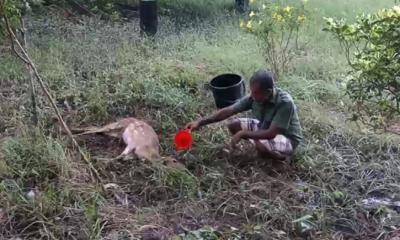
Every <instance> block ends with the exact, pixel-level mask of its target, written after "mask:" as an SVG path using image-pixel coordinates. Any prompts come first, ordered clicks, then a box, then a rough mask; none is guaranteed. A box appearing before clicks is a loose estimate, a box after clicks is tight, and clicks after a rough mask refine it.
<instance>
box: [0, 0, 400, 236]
mask: <svg viewBox="0 0 400 240" xmlns="http://www.w3.org/2000/svg"><path fill="white" fill-rule="evenodd" d="M232 3H233V1H225V0H223V1H215V2H208V1H204V2H201V1H191V0H185V1H183V0H180V1H177V2H172V1H169V2H167V1H163V2H161V5H162V6H168V8H169V9H173V11H170V12H169V13H168V14H167V16H165V15H163V16H162V17H161V19H160V22H161V24H160V31H159V33H158V36H157V38H156V39H155V40H154V41H152V40H150V39H142V38H141V37H140V36H139V34H138V29H139V26H138V22H136V21H134V22H130V23H124V24H109V23H104V22H100V21H93V20H92V21H86V22H85V23H84V24H83V25H74V24H71V23H66V22H65V21H63V20H60V19H57V18H51V20H52V21H49V24H48V25H46V27H42V24H43V20H41V19H36V20H35V21H33V22H32V32H31V38H30V39H31V41H32V43H31V46H33V47H32V48H31V49H30V50H29V52H30V54H31V55H32V57H33V59H34V61H35V63H36V65H37V66H38V68H39V71H40V73H41V74H42V76H43V78H44V80H45V81H46V82H47V84H48V86H49V87H50V89H51V91H52V93H53V96H55V97H56V99H57V103H58V105H59V106H60V107H61V108H62V109H63V110H65V106H64V103H63V102H64V101H65V100H67V101H68V104H69V105H70V106H71V107H72V108H74V109H75V110H77V112H76V113H75V114H68V113H67V112H66V111H63V115H64V116H65V118H66V120H67V122H68V123H69V124H70V125H72V126H80V125H100V124H103V123H106V122H109V121H112V120H114V119H116V118H119V117H123V116H135V117H139V118H143V119H146V120H148V121H149V122H150V123H151V124H152V126H153V127H154V128H155V130H156V131H157V132H158V133H159V134H160V136H161V137H160V139H161V146H162V154H163V155H171V154H172V153H173V145H172V137H173V134H174V133H175V132H176V131H177V130H178V129H180V128H182V127H183V126H184V124H185V123H187V122H188V121H191V120H193V119H195V118H197V117H199V115H205V114H208V113H210V112H212V111H213V110H215V106H214V102H213V98H212V94H211V92H210V90H208V89H207V88H206V87H205V84H206V83H208V82H209V80H210V79H211V78H213V77H214V76H216V75H218V74H220V73H225V72H235V73H239V74H242V75H243V76H244V77H245V79H246V83H247V80H248V79H249V77H250V76H251V74H252V73H253V72H254V71H255V70H257V69H259V68H262V67H266V66H267V64H266V63H265V62H264V58H263V56H262V52H260V50H259V48H258V47H257V42H256V39H254V37H253V36H251V35H249V34H246V33H245V32H244V31H242V30H241V29H240V28H239V16H238V15H235V13H233V12H230V13H229V14H227V15H226V14H225V13H224V11H226V10H229V9H232V5H231V4H232ZM391 4H393V2H392V1H389V0H387V1H386V0H385V1H379V2H376V1H372V0H369V1H367V0H354V1H344V0H343V1H317V0H310V1H309V6H310V8H311V10H312V16H311V18H310V22H309V23H308V25H307V26H306V28H305V29H304V30H303V31H302V32H301V36H300V40H301V41H302V42H308V44H307V45H306V46H305V47H304V48H303V49H302V51H301V52H300V53H299V54H298V55H296V57H295V59H294V62H293V63H292V66H291V71H290V72H289V73H288V74H287V75H286V76H285V77H284V78H282V80H281V81H279V82H278V83H277V84H278V85H279V87H282V88H284V89H285V90H287V91H289V92H290V93H291V94H292V95H293V97H294V98H295V101H296V103H297V105H298V107H299V114H300V117H301V122H302V126H303V128H304V134H305V137H306V139H305V142H304V146H302V147H301V149H300V151H299V152H298V154H297V155H296V157H295V164H294V165H293V166H292V167H291V168H287V167H286V168H284V170H279V168H276V166H272V165H271V163H269V162H262V161H255V160H254V159H255V156H254V155H253V154H252V150H250V151H249V152H244V153H240V152H235V153H226V152H225V151H224V150H223V148H226V146H227V144H228V143H229V140H230V139H229V135H228V133H227V130H226V128H225V127H224V123H220V124H215V125H212V126H210V127H206V128H204V129H203V130H202V131H201V132H196V133H194V137H195V146H194V148H193V149H192V150H191V151H189V152H186V153H180V154H179V156H180V158H183V159H185V160H186V163H187V166H188V170H189V172H186V171H172V170H171V169H167V168H164V167H162V166H161V167H160V166H155V165H151V164H147V163H143V162H140V161H139V160H137V159H135V160H131V161H122V160H121V161H114V162H110V163H105V162H102V161H100V160H96V158H95V157H96V156H97V157H103V156H104V155H107V156H108V155H109V154H110V153H109V152H108V151H109V150H110V149H111V148H112V147H113V146H115V145H113V143H110V142H108V141H106V140H104V139H103V138H100V137H98V136H94V137H92V138H88V139H79V142H80V144H81V145H82V146H84V148H85V149H86V151H87V152H88V153H90V155H91V156H92V157H93V158H92V160H93V162H94V165H95V167H96V168H97V169H99V171H100V173H101V176H102V178H103V180H104V183H105V184H114V185H109V186H113V187H110V188H108V190H107V191H105V192H100V191H98V189H99V186H96V185H94V184H92V182H91V178H90V174H89V172H88V169H87V167H85V165H83V163H81V160H80V159H79V157H78V154H77V153H76V150H75V149H72V148H71V147H70V144H69V141H67V140H66V139H65V136H63V135H61V134H59V132H58V131H56V130H57V129H56V127H55V126H54V125H53V124H52V123H51V116H53V115H54V113H53V112H52V110H51V109H50V108H49V105H48V104H47V103H46V101H45V98H44V97H43V96H42V95H41V92H40V91H39V93H40V95H41V96H40V97H39V100H40V102H39V103H40V104H39V107H40V116H41V122H40V126H39V127H38V129H35V130H33V131H28V130H25V129H27V128H28V129H29V128H30V126H29V121H28V119H29V114H30V113H29V106H30V105H29V104H30V103H29V95H28V92H27V86H28V84H27V83H26V82H25V75H24V74H23V73H24V72H23V71H22V68H21V66H20V65H19V64H18V62H17V61H15V59H13V58H12V57H11V56H10V55H4V57H3V55H2V57H1V58H0V63H1V64H0V84H1V87H2V89H1V91H0V92H1V95H0V99H1V100H2V101H1V102H0V107H1V110H2V115H1V116H0V124H3V125H2V126H0V131H1V132H0V146H1V149H2V150H1V151H0V202H1V203H0V236H2V237H3V236H4V237H5V238H9V237H11V236H15V235H17V234H19V236H21V237H27V238H29V237H30V238H33V237H43V238H44V237H48V238H56V239H57V238H62V237H65V236H67V237H65V238H68V239H73V238H76V239H99V238H100V237H104V238H106V237H109V238H112V236H116V235H119V236H121V238H122V237H125V238H124V239H137V238H138V237H139V236H142V235H143V234H151V233H152V232H151V231H150V230H148V229H149V225H152V226H154V227H155V228H156V229H157V230H159V232H164V235H170V236H171V235H173V234H172V233H175V234H177V233H182V234H183V235H185V234H184V232H185V231H186V232H188V233H187V234H186V235H187V236H186V237H187V238H186V239H191V238H189V235H191V236H192V237H193V236H195V235H196V234H197V235H199V234H204V235H208V236H213V237H214V238H215V236H214V235H222V236H224V237H225V238H226V239H239V238H238V236H241V237H243V238H245V239H266V238H267V239H268V238H274V239H294V238H295V237H305V236H308V237H309V238H311V239H331V238H333V236H337V237H339V238H340V237H343V238H346V237H350V236H351V237H354V238H360V239H377V238H378V236H379V234H380V233H382V234H383V235H382V237H383V238H382V239H384V238H385V239H390V237H392V236H393V233H392V230H391V229H392V228H391V227H392V226H394V227H399V226H400V223H399V222H398V219H399V218H400V215H399V214H398V213H397V212H396V211H395V210H393V209H392V208H390V207H381V208H374V209H366V208H365V207H364V206H363V205H362V204H360V202H361V201H362V200H363V199H365V198H368V197H369V196H370V194H371V193H373V192H374V191H375V192H377V191H378V192H385V194H387V195H390V194H397V192H398V191H399V189H398V184H399V182H400V179H399V177H398V174H397V169H398V167H399V161H398V160H399V153H398V146H399V143H400V140H399V138H398V137H396V136H392V135H388V134H377V133H374V132H369V131H368V130H367V129H366V128H365V127H364V126H358V125H357V124H355V123H352V122H350V121H348V120H347V118H348V116H349V115H351V112H349V111H348V110H347V108H346V107H347V104H348V103H349V100H348V99H347V98H346V97H345V96H344V89H343V88H342V85H341V80H342V79H343V78H344V77H345V76H346V70H347V65H346V62H344V56H343V55H342V53H341V51H340V48H339V46H338V44H337V43H336V42H335V41H334V40H333V39H331V37H330V36H329V34H327V33H324V32H322V31H321V29H322V27H323V21H322V17H323V16H339V17H346V18H349V19H352V18H354V14H355V12H354V11H356V12H362V11H368V12H369V11H374V10H376V9H379V8H380V7H384V6H391ZM181 10H182V11H181ZM183 10H184V11H183ZM177 12H179V13H180V14H182V15H183V17H184V18H182V19H181V20H180V21H179V24H177V23H176V17H177V16H176V15H175V17H174V16H171V14H174V13H177ZM192 15H193V16H194V17H193V19H190V20H188V18H187V16H192ZM42 18H44V17H42ZM195 18H196V20H195ZM185 21H186V23H187V24H182V22H183V23H185ZM27 125H28V127H27ZM20 129H24V131H21V130H20ZM3 136H9V138H10V139H7V140H3ZM102 139H103V140H102ZM245 147H246V146H245ZM382 176H384V177H382ZM34 187H36V189H37V191H38V195H37V198H36V199H34V200H29V199H28V198H27V192H28V191H29V190H30V189H31V188H34ZM124 199H127V201H128V205H125V200H124ZM3 211H5V212H6V213H7V214H6V216H7V220H6V221H7V222H6V224H2V223H3V222H2V215H1V213H2V212H3ZM23 216H28V217H26V218H25V220H22V219H23V218H22V217H23ZM17 223H19V224H17ZM143 226H147V227H144V228H143ZM177 226H180V227H177ZM207 226H212V227H213V228H214V230H215V231H213V230H212V229H209V228H207ZM308 227H309V228H310V229H309V230H308V231H307V228H308ZM181 228H182V229H181ZM372 228H374V229H377V232H378V233H373V232H369V229H372ZM23 229H25V231H23ZM146 229H147V230H146ZM195 230H198V231H195ZM71 232H74V236H73V237H72V236H69V235H68V234H71ZM153 233H154V232H153ZM235 237H237V238H235ZM182 238H183V237H182ZM183 239H185V238H183ZM195 239H198V238H195ZM210 239H212V238H211V237H210Z"/></svg>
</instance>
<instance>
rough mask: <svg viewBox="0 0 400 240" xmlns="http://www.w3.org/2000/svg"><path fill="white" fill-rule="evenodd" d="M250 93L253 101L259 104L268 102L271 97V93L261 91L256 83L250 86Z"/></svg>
mask: <svg viewBox="0 0 400 240" xmlns="http://www.w3.org/2000/svg"><path fill="white" fill-rule="evenodd" d="M250 92H251V97H252V98H253V100H254V101H256V102H259V103H264V102H266V101H268V100H269V99H270V98H271V95H272V91H271V94H269V93H267V91H264V90H262V89H261V88H260V86H259V84H257V83H252V84H250Z"/></svg>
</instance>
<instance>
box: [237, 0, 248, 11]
mask: <svg viewBox="0 0 400 240" xmlns="http://www.w3.org/2000/svg"><path fill="white" fill-rule="evenodd" d="M235 1H236V9H237V10H238V11H239V12H245V11H247V10H248V8H249V0H235Z"/></svg>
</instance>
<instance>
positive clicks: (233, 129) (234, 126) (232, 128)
mask: <svg viewBox="0 0 400 240" xmlns="http://www.w3.org/2000/svg"><path fill="white" fill-rule="evenodd" d="M227 126H228V129H229V132H230V133H231V134H236V133H237V132H239V131H240V130H242V127H241V126H240V122H239V121H232V122H230V123H228V125H227Z"/></svg>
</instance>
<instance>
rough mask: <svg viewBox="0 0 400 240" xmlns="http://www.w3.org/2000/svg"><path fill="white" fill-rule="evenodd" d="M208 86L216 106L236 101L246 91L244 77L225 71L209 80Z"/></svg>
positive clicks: (224, 105)
mask: <svg viewBox="0 0 400 240" xmlns="http://www.w3.org/2000/svg"><path fill="white" fill-rule="evenodd" d="M210 88H211V91H212V93H213V96H214V100H215V105H216V106H217V108H224V107H227V106H230V105H232V104H234V103H236V102H237V101H238V100H239V99H240V98H242V97H243V96H244V94H245V93H246V87H245V82H244V78H243V77H242V76H240V75H237V74H232V73H227V74H221V75H218V76H216V77H215V78H213V79H212V80H211V81H210Z"/></svg>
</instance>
